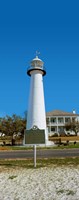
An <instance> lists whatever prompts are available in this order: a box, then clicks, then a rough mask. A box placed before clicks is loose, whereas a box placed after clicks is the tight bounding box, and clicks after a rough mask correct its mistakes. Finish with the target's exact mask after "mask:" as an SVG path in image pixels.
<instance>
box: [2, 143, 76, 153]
mask: <svg viewBox="0 0 79 200" xmlns="http://www.w3.org/2000/svg"><path fill="white" fill-rule="evenodd" d="M70 148H79V143H76V144H75V145H74V143H70V144H69V145H65V144H64V143H63V144H62V145H55V146H48V147H39V146H37V149H70ZM31 149H33V147H31V146H29V147H25V146H0V150H1V151H5V150H7V151H10V150H31Z"/></svg>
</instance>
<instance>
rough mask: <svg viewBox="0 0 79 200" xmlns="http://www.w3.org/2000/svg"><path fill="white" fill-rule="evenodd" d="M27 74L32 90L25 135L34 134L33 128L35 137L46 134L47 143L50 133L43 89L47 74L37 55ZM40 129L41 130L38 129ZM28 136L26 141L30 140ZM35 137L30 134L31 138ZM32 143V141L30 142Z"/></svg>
mask: <svg viewBox="0 0 79 200" xmlns="http://www.w3.org/2000/svg"><path fill="white" fill-rule="evenodd" d="M27 75H28V76H30V92H29V103H28V112H27V127H26V131H25V135H28V137H29V134H30V131H31V134H32V130H33V132H34V133H35V135H34V137H35V138H36V137H37V140H40V139H39V138H40V137H38V136H36V135H41V133H42V134H44V138H45V144H46V142H47V140H48V134H47V130H46V114H45V113H46V112H45V102H44V89H43V76H45V75H46V70H45V68H44V63H43V61H42V60H41V59H39V58H38V56H36V57H35V58H34V59H33V60H32V61H31V63H30V67H29V68H28V69H27ZM38 130H39V131H38ZM28 137H26V143H27V140H28ZM31 137H32V138H33V134H32V136H31V135H30V138H31ZM30 143H32V141H31V142H30ZM33 143H41V141H40V142H39V141H35V142H34V141H33Z"/></svg>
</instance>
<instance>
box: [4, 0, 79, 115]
mask: <svg viewBox="0 0 79 200" xmlns="http://www.w3.org/2000/svg"><path fill="white" fill-rule="evenodd" d="M36 50H38V51H40V52H41V54H40V58H41V59H42V60H43V61H44V63H45V67H46V70H47V74H46V76H45V77H44V93H45V105H46V111H51V110H54V109H60V110H64V111H68V112H72V110H73V109H75V110H76V112H77V113H79V1H78V0H74V1H73V0H72V1H71V0H66V1H61V0H60V1H59V0H55V1H53V0H49V1H48V0H47V1H45V0H40V1H36V0H29V1H27V0H22V1H21V0H16V1H15V0H12V1H10V0H7V1H6V0H3V1H1V2H0V116H5V115H12V114H13V113H16V114H17V115H23V113H24V112H25V110H27V108H28V96H29V84H30V78H29V77H28V76H27V74H26V71H27V67H28V66H29V63H30V61H31V59H32V58H34V57H35V52H36Z"/></svg>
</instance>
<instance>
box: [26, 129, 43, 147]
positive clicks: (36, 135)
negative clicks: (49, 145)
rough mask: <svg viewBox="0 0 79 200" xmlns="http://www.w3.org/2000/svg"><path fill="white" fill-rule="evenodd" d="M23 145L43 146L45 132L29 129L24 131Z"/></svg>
mask: <svg viewBox="0 0 79 200" xmlns="http://www.w3.org/2000/svg"><path fill="white" fill-rule="evenodd" d="M24 134H25V144H45V130H43V129H42V130H40V129H38V128H37V129H30V130H25V131H24Z"/></svg>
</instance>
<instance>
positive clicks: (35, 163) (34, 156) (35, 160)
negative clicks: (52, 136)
mask: <svg viewBox="0 0 79 200" xmlns="http://www.w3.org/2000/svg"><path fill="white" fill-rule="evenodd" d="M34 167H36V145H34Z"/></svg>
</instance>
